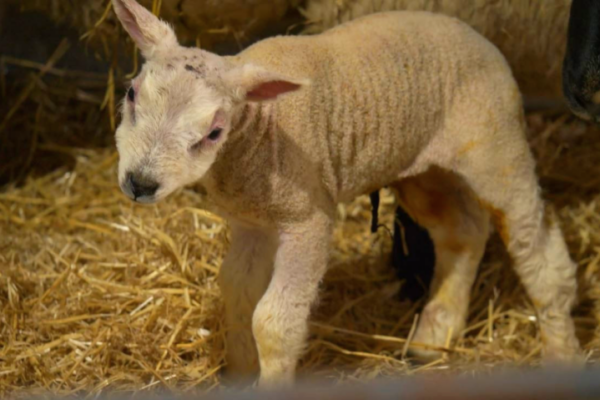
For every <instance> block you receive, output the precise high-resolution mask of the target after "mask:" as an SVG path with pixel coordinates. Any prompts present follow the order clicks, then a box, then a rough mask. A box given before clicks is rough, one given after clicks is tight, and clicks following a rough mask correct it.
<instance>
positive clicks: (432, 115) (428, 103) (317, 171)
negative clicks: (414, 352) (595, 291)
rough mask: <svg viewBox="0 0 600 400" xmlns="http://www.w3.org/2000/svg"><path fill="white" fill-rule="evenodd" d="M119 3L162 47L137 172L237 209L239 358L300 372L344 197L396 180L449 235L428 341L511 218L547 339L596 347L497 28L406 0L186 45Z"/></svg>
mask: <svg viewBox="0 0 600 400" xmlns="http://www.w3.org/2000/svg"><path fill="white" fill-rule="evenodd" d="M113 4H114V6H115V10H116V12H117V15H118V16H119V18H120V20H121V22H122V23H123V25H124V26H125V28H126V29H127V31H128V32H129V33H130V35H131V36H132V38H133V39H134V40H135V41H136V43H137V45H138V46H139V47H140V49H141V50H142V54H143V55H144V57H145V58H146V60H147V61H146V63H145V64H144V67H143V69H142V71H141V73H140V75H139V76H138V77H137V78H136V79H135V80H134V81H133V83H132V86H131V88H130V89H129V92H128V96H127V100H126V101H125V102H124V109H123V120H122V123H121V125H120V127H119V129H118V130H117V147H118V150H119V155H120V161H119V181H120V185H121V188H122V189H123V191H124V193H125V194H127V195H128V196H129V197H130V198H131V199H132V200H136V201H140V202H154V201H158V200H162V199H164V198H165V197H166V196H168V195H169V194H170V193H172V192H173V191H174V190H176V189H178V188H179V187H181V186H183V185H185V184H189V183H193V182H200V183H202V184H203V185H204V186H205V188H206V190H207V192H208V194H209V197H210V198H211V199H212V203H213V205H214V207H215V210H216V211H217V212H218V213H220V214H221V215H223V216H225V217H226V218H227V219H228V220H229V222H230V224H231V228H232V240H231V247H230V249H229V252H228V254H227V256H226V258H225V260H224V262H223V265H222V268H221V270H220V274H219V279H220V285H221V288H222V291H223V296H224V300H225V305H226V308H225V309H226V322H227V326H228V328H227V340H228V342H227V349H228V366H229V368H231V369H232V370H233V371H235V372H242V373H251V372H256V371H257V369H258V367H259V366H260V384H261V385H271V384H274V383H280V382H282V381H283V382H291V381H292V380H293V377H294V373H295V366H296V362H297V360H298V357H299V356H300V355H301V353H302V351H303V349H304V347H305V338H306V335H307V330H308V329H307V328H308V324H307V318H308V316H309V313H310V307H311V305H312V304H313V302H314V301H315V299H316V297H317V294H318V286H319V282H320V280H321V279H322V277H323V274H324V273H325V270H326V267H327V261H328V257H329V251H330V236H331V233H332V228H333V222H334V218H335V215H336V209H337V208H336V204H337V203H338V202H341V201H348V200H350V199H352V198H353V197H355V196H357V195H360V194H365V193H369V192H371V191H373V190H375V189H378V188H380V187H382V186H385V185H389V186H392V187H393V188H394V189H395V190H396V192H397V195H398V199H399V201H400V202H401V203H402V205H403V206H404V207H405V209H407V210H408V211H409V213H410V214H411V215H412V216H413V217H414V218H415V219H416V220H417V221H419V223H421V224H422V225H423V226H425V227H426V228H427V229H428V230H429V232H430V234H431V236H432V239H433V242H434V244H435V247H436V256H437V257H436V268H435V276H434V279H433V289H432V296H431V299H430V300H429V302H428V304H427V306H426V308H425V310H424V311H423V313H422V317H421V320H420V323H419V325H418V327H417V331H416V333H415V340H416V341H418V342H421V343H427V344H430V345H432V346H434V348H435V347H436V346H438V347H439V346H443V345H444V344H445V342H446V340H447V337H448V335H449V334H450V335H452V337H457V336H458V335H460V333H461V331H462V328H463V327H464V325H465V319H466V314H467V308H468V303H469V294H470V289H471V285H472V283H473V280H474V278H475V275H476V271H477V267H478V265H479V263H480V261H481V258H482V255H483V252H484V249H485V243H486V241H487V238H488V236H489V232H490V228H491V221H492V220H493V221H494V222H495V225H496V227H497V228H498V229H499V231H500V234H501V237H502V239H503V240H504V243H505V244H506V246H507V249H508V251H509V253H510V254H511V256H512V258H513V260H514V266H515V269H516V270H517V272H518V274H519V276H520V277H521V279H522V281H523V283H524V285H525V287H526V288H527V291H528V293H529V295H530V296H531V297H532V299H533V303H534V305H535V307H536V309H537V312H538V317H539V323H540V327H541V329H542V332H543V337H544V354H545V355H546V356H547V357H549V358H551V359H554V358H558V359H561V360H578V359H579V344H578V341H577V339H576V337H575V334H574V326H573V321H572V319H571V316H570V309H571V306H572V304H573V302H574V301H575V293H576V281H575V270H576V267H575V265H574V264H573V262H572V261H571V260H570V258H569V255H568V252H567V249H566V245H565V243H564V240H563V238H562V234H561V232H560V229H559V227H558V226H557V224H556V223H555V222H554V220H553V218H552V215H551V214H550V213H549V212H547V210H545V208H544V204H543V202H542V200H541V199H540V197H539V188H538V184H537V179H536V177H535V172H534V170H535V166H534V160H533V157H532V155H531V152H530V150H529V146H528V144H527V141H526V140H525V134H524V118H523V110H522V104H521V96H520V94H519V90H518V87H517V84H516V82H515V80H514V78H513V76H512V73H511V71H510V68H509V66H508V65H507V63H506V61H505V59H504V58H503V57H502V55H501V54H500V52H499V51H498V50H497V49H496V48H495V47H494V46H493V45H491V44H490V43H489V42H488V41H486V40H485V39H484V38H483V37H482V36H480V35H478V34H477V33H476V32H474V31H473V30H472V29H471V28H469V27H468V26H467V25H466V24H464V23H462V22H460V21H458V20H457V19H454V18H448V17H446V16H441V15H434V14H431V13H426V12H413V13H411V12H391V13H380V14H376V15H372V16H368V17H364V18H361V19H359V20H356V21H353V22H350V23H348V24H344V25H342V26H339V27H336V28H334V29H332V30H330V31H329V32H326V33H324V34H322V35H317V36H313V37H277V38H271V39H267V40H264V41H261V42H259V43H257V44H255V45H253V46H251V47H250V48H248V49H246V50H245V51H243V52H242V53H240V54H239V55H237V56H233V57H219V56H217V55H215V54H212V53H209V52H206V51H203V50H200V49H196V48H184V47H181V46H179V45H178V43H177V39H176V37H175V34H174V33H173V31H172V30H171V29H170V28H169V27H168V26H167V25H166V24H164V23H162V22H161V21H159V20H158V19H156V18H155V17H154V16H153V15H152V14H151V13H149V12H148V11H147V10H145V9H144V8H143V7H141V6H140V5H139V4H137V3H136V2H135V0H113ZM421 355H423V356H428V355H429V354H427V353H426V352H422V353H421Z"/></svg>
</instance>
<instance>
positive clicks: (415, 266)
mask: <svg viewBox="0 0 600 400" xmlns="http://www.w3.org/2000/svg"><path fill="white" fill-rule="evenodd" d="M370 198H371V205H372V218H371V232H372V233H375V232H377V228H378V227H379V218H378V214H379V191H376V192H373V193H371V194H370ZM391 264H392V266H393V267H394V269H395V270H396V275H397V276H398V278H400V279H402V280H404V281H405V285H404V287H403V289H402V292H401V296H402V297H405V298H408V299H410V300H411V301H417V300H419V299H420V298H421V297H423V296H424V295H425V294H426V293H427V291H428V289H429V285H430V284H431V279H432V278H433V271H434V267H435V249H434V246H433V242H432V240H431V238H430V237H429V233H428V232H427V229H425V228H422V227H421V226H420V225H419V224H417V223H416V222H415V221H414V220H413V219H412V218H411V217H410V215H408V213H407V212H406V211H405V210H404V209H403V208H402V207H398V208H396V218H395V219H394V244H393V246H392V257H391Z"/></svg>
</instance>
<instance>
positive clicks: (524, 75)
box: [304, 0, 571, 97]
mask: <svg viewBox="0 0 600 400" xmlns="http://www.w3.org/2000/svg"><path fill="white" fill-rule="evenodd" d="M570 7H571V0H552V1H543V0H476V1H474V0H308V1H307V3H306V5H305V11H304V15H305V16H306V19H307V21H308V28H307V32H309V33H310V32H312V33H314V32H321V31H324V30H326V29H328V28H331V27H333V26H335V25H338V24H340V23H343V22H346V21H350V20H352V19H354V18H357V17H360V16H363V15H367V14H371V13H373V12H379V11H392V10H425V11H432V12H436V13H442V14H446V15H449V16H452V17H457V18H459V19H461V20H462V21H464V22H466V23H467V24H469V25H470V26H472V27H473V28H474V29H475V30H476V31H478V32H479V33H481V34H482V35H484V36H485V37H486V38H487V39H489V40H490V41H491V42H492V43H494V44H495V45H496V46H498V48H499V49H500V51H502V53H503V54H504V56H505V57H506V58H507V60H508V63H509V64H510V66H511V68H512V70H513V72H514V74H515V77H516V78H517V81H518V82H519V86H520V88H521V91H522V92H523V93H524V94H525V95H530V96H552V97H560V96H561V69H562V60H563V57H564V52H565V46H566V39H567V25H568V20H569V10H570Z"/></svg>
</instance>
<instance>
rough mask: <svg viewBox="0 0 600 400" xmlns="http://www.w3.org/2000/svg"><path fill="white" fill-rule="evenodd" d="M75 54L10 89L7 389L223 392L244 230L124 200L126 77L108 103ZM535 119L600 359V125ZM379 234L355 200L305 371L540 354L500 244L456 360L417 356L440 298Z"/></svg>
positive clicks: (1, 302) (192, 210)
mask: <svg viewBox="0 0 600 400" xmlns="http://www.w3.org/2000/svg"><path fill="white" fill-rule="evenodd" d="M61 46H67V45H66V44H61V45H60V46H59V47H58V48H57V49H56V51H55V53H54V55H53V56H52V57H51V58H50V60H49V61H48V63H47V64H46V65H38V64H35V63H33V64H32V63H28V62H26V61H23V60H8V61H10V62H11V63H12V65H13V66H15V68H20V69H23V70H24V71H25V72H27V73H26V74H24V75H23V76H22V77H20V78H19V79H15V80H14V81H13V82H8V83H6V82H4V83H2V82H0V83H2V85H0V86H1V88H0V89H2V95H3V97H2V98H3V102H2V103H0V112H1V114H0V140H1V141H2V142H1V143H2V147H0V156H1V157H2V158H1V163H0V167H1V168H4V169H3V170H1V171H0V177H2V179H3V182H8V183H7V184H6V185H5V186H3V188H2V189H1V190H0V397H8V396H15V397H22V396H24V395H25V394H32V393H48V392H50V393H53V394H60V395H90V396H95V395H97V394H100V393H128V394H129V393H145V394H146V395H149V394H156V393H161V392H164V391H168V392H190V391H191V392H205V391H208V390H214V389H216V388H219V387H221V377H220V373H221V371H222V369H223V367H224V353H225V349H224V327H223V304H222V300H221V298H220V293H219V289H218V287H217V285H216V276H217V274H218V271H219V265H220V262H221V260H222V257H223V254H224V252H225V251H226V249H227V245H228V244H227V243H228V239H227V238H228V229H227V226H226V224H225V223H224V222H223V221H222V220H221V219H219V218H218V217H216V216H214V215H211V214H209V213H207V212H205V211H202V204H203V197H202V194H201V193H200V191H198V190H196V189H195V188H186V189H184V190H181V191H180V192H178V193H176V194H175V195H173V196H171V197H170V198H168V199H167V200H166V201H164V202H162V203H160V204H157V205H152V206H140V205H135V204H133V203H132V202H130V201H129V200H127V199H126V198H125V197H124V196H123V195H122V194H121V192H120V190H119V188H118V186H117V181H116V164H117V155H116V154H115V151H114V146H113V145H112V142H111V140H110V133H109V132H110V131H111V128H110V125H111V124H110V118H105V114H104V111H100V110H99V106H100V105H102V104H103V103H104V105H105V106H106V107H107V109H108V110H109V114H110V115H113V116H114V106H112V107H113V108H111V106H110V104H114V102H115V100H114V98H118V97H119V96H120V93H119V90H120V87H117V89H115V88H114V83H113V88H112V91H110V90H109V92H108V93H109V95H108V97H106V98H105V97H103V96H104V95H105V86H106V82H109V83H110V82H111V79H112V78H109V76H110V74H109V75H104V74H90V73H81V72H74V71H66V70H61V69H58V68H56V66H55V64H56V62H57V61H58V60H59V59H60V57H61V55H62V54H64V52H65V51H66V49H63V48H62V47H61ZM4 61H5V62H7V60H6V59H4ZM112 82H114V79H113V81H112ZM109 86H110V85H109ZM117 86H118V85H117ZM111 93H112V94H111ZM111 96H112V97H111ZM103 100H105V101H103ZM111 110H112V111H111ZM527 118H528V125H529V139H530V142H531V145H532V148H533V149H534V152H535V154H536V157H537V158H538V162H539V163H538V168H539V174H540V177H541V182H542V185H543V188H544V194H545V197H546V198H547V199H548V200H549V201H550V202H551V203H552V204H553V205H554V207H555V208H556V210H557V211H558V215H559V216H560V220H561V224H562V227H563V229H564V232H565V236H566V238H567V241H568V243H569V247H570V251H571V254H572V256H573V258H574V259H575V260H576V261H577V263H578V264H579V266H580V270H579V271H580V274H579V275H580V289H579V292H580V297H581V301H580V304H579V306H578V307H577V309H576V312H575V320H576V324H577V328H578V335H579V337H580V339H581V341H582V344H583V346H584V349H585V350H586V353H587V354H588V356H589V359H590V361H591V362H594V361H595V360H597V359H598V358H599V354H598V350H599V349H600V331H599V330H598V328H597V326H598V317H599V316H600V282H599V278H600V274H599V271H598V269H599V268H600V267H599V264H600V130H599V129H598V128H595V127H591V126H588V125H586V124H584V123H583V122H580V121H578V120H576V119H575V118H574V117H572V116H570V115H568V114H561V113H551V112H547V113H535V114H529V115H528V117H527ZM113 123H114V121H113ZM31 132H33V133H32V134H29V133H31ZM25 133H27V135H26V134H25ZM9 146H12V147H9ZM7 166H8V167H7ZM24 171H27V173H25V172H24ZM381 202H382V207H381V210H380V216H381V222H382V223H383V224H385V225H387V227H389V228H390V229H391V226H392V225H391V224H392V216H393V211H394V204H393V198H392V197H391V196H390V194H389V193H387V192H384V193H383V194H382V199H381ZM369 227H370V203H369V199H368V197H366V196H365V197H361V198H359V199H357V200H356V201H355V202H353V203H351V204H346V205H341V206H340V207H339V222H338V224H337V226H336V229H335V234H334V239H333V240H334V251H333V254H332V258H331V261H330V266H329V267H330V268H329V272H328V274H327V276H326V278H325V280H324V282H323V285H322V293H321V299H320V301H319V303H318V304H317V305H316V306H315V309H314V314H313V317H312V320H311V321H312V322H311V338H310V340H309V342H308V348H307V352H306V355H305V356H304V357H303V359H302V361H301V365H300V374H307V375H308V374H310V375H317V376H320V377H326V378H330V379H333V380H334V381H351V380H356V379H359V380H365V379H370V378H373V377H376V376H397V375H406V374H417V373H418V374H422V373H432V372H444V373H446V372H463V373H465V372H468V373H486V372H487V371H490V370H492V369H496V368H502V367H504V366H515V365H520V366H537V365H538V364H539V361H540V357H539V352H540V343H541V342H540V338H539V332H538V330H537V329H536V324H535V316H534V314H533V310H532V307H531V305H530V303H529V301H528V299H527V297H526V296H525V294H524V292H523V289H522V288H521V287H520V285H519V284H518V280H517V278H516V277H515V275H514V274H513V273H512V271H511V269H510V267H509V260H508V257H507V256H506V254H505V252H504V251H503V249H502V246H501V245H500V241H499V240H498V239H497V238H495V237H494V238H493V239H492V240H491V241H490V244H489V246H488V251H487V254H486V257H485V260H484V263H483V266H482V268H481V271H480V274H479V276H478V279H477V281H476V284H475V285H474V288H473V297H472V301H471V309H470V310H471V311H470V317H469V323H468V328H467V329H466V331H465V337H464V339H462V340H461V341H459V342H458V343H457V344H456V345H453V346H451V345H448V346H447V348H446V349H445V356H444V357H443V358H441V359H440V360H437V361H435V362H433V363H431V364H428V365H419V364H416V363H412V362H411V361H410V359H409V358H408V356H407V351H408V349H409V348H410V347H411V346H419V345H420V344H418V343H412V342H411V341H410V337H411V332H412V329H413V327H414V324H415V321H416V319H417V318H418V314H416V313H415V312H416V311H417V310H419V309H420V307H421V306H422V303H423V300H421V301H420V302H418V303H410V302H408V301H402V300H400V296H399V292H400V291H401V290H402V282H400V281H398V280H397V279H396V278H395V276H394V272H393V270H392V269H391V267H390V265H389V262H388V261H389V257H390V249H391V243H392V241H391V237H390V234H389V232H388V231H387V230H386V229H384V228H380V229H379V231H378V232H377V234H371V233H370V231H369Z"/></svg>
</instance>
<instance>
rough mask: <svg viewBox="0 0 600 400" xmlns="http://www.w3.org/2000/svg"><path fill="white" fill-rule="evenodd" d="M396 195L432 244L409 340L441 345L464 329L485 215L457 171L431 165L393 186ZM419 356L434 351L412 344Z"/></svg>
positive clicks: (486, 224)
mask: <svg viewBox="0 0 600 400" xmlns="http://www.w3.org/2000/svg"><path fill="white" fill-rule="evenodd" d="M396 189H397V192H398V199H399V201H400V203H401V204H402V205H403V206H404V207H406V209H407V210H408V212H409V213H410V214H411V216H412V217H413V218H415V220H416V221H417V222H418V223H420V224H421V225H422V226H424V227H425V228H427V229H428V231H429V234H430V236H431V239H432V241H433V243H434V247H435V259H436V263H435V271H434V277H433V281H432V285H431V290H430V299H429V302H428V303H427V305H426V306H425V309H424V310H423V313H422V314H421V317H420V320H419V324H418V327H417V330H416V333H415V337H414V341H415V342H418V343H425V344H430V345H434V346H443V345H444V344H445V343H446V341H447V340H448V338H449V337H450V338H451V339H455V338H457V337H458V336H459V335H460V334H461V332H462V330H463V329H464V326H465V322H466V318H467V312H468V306H469V298H470V291H471V286H472V285H473V281H474V279H475V275H476V273H477V267H478V266H479V263H480V261H481V258H482V256H483V253H484V250H485V244H486V241H487V238H488V235H489V225H490V216H489V214H488V212H487V211H485V210H484V209H482V208H481V207H480V205H479V203H478V202H477V200H476V199H475V197H474V196H473V194H472V192H471V190H470V189H469V188H468V187H467V185H466V184H465V183H464V181H462V180H461V179H460V178H459V177H458V176H456V175H455V174H453V173H450V172H447V171H443V170H441V169H439V168H432V169H430V170H429V171H427V172H425V173H424V174H421V175H419V176H417V177H412V178H408V179H405V180H403V181H401V182H400V183H398V184H397V185H396ZM411 353H412V354H415V355H417V356H418V357H420V358H431V357H435V356H439V352H437V351H434V350H426V349H418V348H415V349H414V350H412V351H411Z"/></svg>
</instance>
